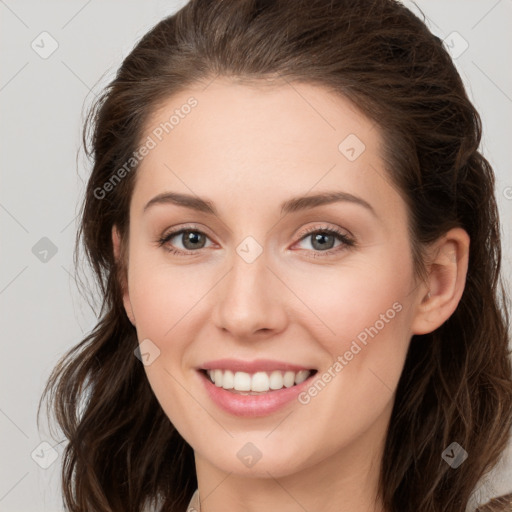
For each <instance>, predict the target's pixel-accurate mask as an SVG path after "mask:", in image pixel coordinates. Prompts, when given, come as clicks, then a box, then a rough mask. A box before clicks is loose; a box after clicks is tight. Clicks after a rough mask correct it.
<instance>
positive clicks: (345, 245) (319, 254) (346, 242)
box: [157, 226, 356, 258]
mask: <svg viewBox="0 0 512 512" xmlns="http://www.w3.org/2000/svg"><path fill="white" fill-rule="evenodd" d="M186 231H191V232H194V233H200V234H202V235H204V236H206V237H208V235H206V233H204V232H203V231H201V230H200V229H197V227H196V226H186V227H184V228H180V229H178V230H175V231H171V232H170V233H167V234H165V235H163V236H162V237H160V238H159V239H158V240H157V244H158V247H163V246H164V245H165V244H166V243H168V242H169V240H172V239H173V238H174V237H175V236H176V235H179V234H182V233H184V232H186ZM317 233H323V234H328V235H334V236H335V237H336V238H337V239H338V240H340V241H341V242H342V244H341V245H339V246H338V247H337V248H334V249H328V250H326V251H316V250H314V249H313V250H312V251H309V250H307V249H306V250H307V251H308V252H312V254H311V255H310V256H309V257H312V258H323V257H328V256H331V255H333V254H335V253H338V252H340V251H342V250H346V249H349V248H351V247H354V246H355V245H356V242H355V240H354V239H353V238H351V237H349V236H347V235H346V234H345V233H342V232H341V231H339V230H337V229H336V228H327V227H314V228H309V229H307V230H306V231H305V232H304V233H302V235H301V236H300V238H299V240H298V242H300V241H302V240H304V239H305V238H307V237H308V236H311V235H313V234H317ZM165 250H166V251H168V252H169V253H171V254H176V255H181V256H188V255H193V254H195V253H197V252H198V250H195V251H182V250H181V249H176V248H173V247H166V248H165Z"/></svg>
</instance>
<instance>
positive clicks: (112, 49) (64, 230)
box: [0, 0, 512, 512]
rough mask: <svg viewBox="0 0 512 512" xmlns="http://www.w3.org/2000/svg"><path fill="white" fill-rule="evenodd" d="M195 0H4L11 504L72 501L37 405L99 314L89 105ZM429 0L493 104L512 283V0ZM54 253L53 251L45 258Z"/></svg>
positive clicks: (492, 151) (501, 477) (0, 276)
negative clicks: (83, 227)
mask: <svg viewBox="0 0 512 512" xmlns="http://www.w3.org/2000/svg"><path fill="white" fill-rule="evenodd" d="M184 3H185V2H184V1H181V2H173V1H168V2H164V1H162V0H159V1H158V0H152V1H147V0H146V1H142V0H140V1H134V0H129V1H127V0H125V1H123V2H120V1H117V2H116V1H113V0H102V1H101V2H100V0H89V1H84V0H80V1H78V0H68V1H66V2H64V1H60V2H57V1H45V2H41V1H35V0H32V1H28V0H24V1H23V0H19V1H14V0H0V41H1V45H2V46H1V49H2V51H1V53H0V70H1V72H0V108H1V110H0V112H1V114H0V115H1V125H0V130H1V132H0V144H1V172H2V176H1V180H2V181H1V184H2V186H1V189H0V226H1V230H2V231H1V233H2V244H1V248H2V250H1V255H0V258H1V259H0V311H1V315H2V316H1V321H2V323H1V325H2V331H1V332H2V346H3V347H4V357H3V358H2V360H1V374H0V379H1V388H0V389H1V396H0V432H1V435H0V460H1V461H2V466H1V473H0V509H1V510H2V511H6V512H7V511H16V512H30V511H34V512H36V511H37V512H43V511H54V510H62V504H61V497H60V487H59V485H60V462H61V454H62V450H63V445H58V444H56V443H55V441H54V440H53V439H52V438H51V437H50V435H49V433H48V431H47V429H46V428H45V425H44V423H43V426H42V428H41V431H38V429H37V425H36V409H37V404H38V401H39V398H40V396H41V393H42V389H43V386H44V383H45V382H46V379H47V377H48V375H49V373H50V371H51V369H52V368H53V366H54V365H55V363H56V362H57V360H58V358H59V357H60V356H61V355H62V354H63V353H64V352H65V351H66V350H67V349H68V348H70V347H71V346H73V345H75V344H77V343H78V342H79V341H80V340H81V339H82V338H83V337H84V334H85V333H87V332H88V331H89V330H90V329H91V328H92V327H93V325H94V320H95V317H94V315H93V313H92V312H91V310H90V309H89V307H88V306H87V303H86V302H85V301H84V300H83V299H82V298H81V297H80V296H79V294H78V293H77V291H76V285H75V283H74V281H73V260H72V252H73V243H74V236H75V230H76V214H77V212H78V209H77V208H78V206H77V205H78V203H79V200H80V199H81V197H82V192H83V188H84V182H83V180H84V179H85V178H86V177H87V173H88V170H89V166H88V164H87V162H86V161H85V159H84V157H83V152H79V148H80V145H81V141H80V129H81V126H82V122H83V113H84V112H85V108H86V107H87V106H89V105H90V104H91V101H92V100H93V99H94V95H95V94H97V93H98V92H99V91H100V90H101V88H102V87H103V86H104V85H105V84H106V83H107V81H108V80H109V79H110V78H112V76H113V73H114V72H115V71H116V69H117V67H118V66H119V64H120V63H121V60H122V58H123V57H125V56H126V55H127V53H128V52H129V51H130V50H131V48H132V47H133V45H134V43H135V42H136V41H137V40H138V39H139V38H140V37H141V36H142V35H143V34H144V33H145V32H146V31H147V30H148V29H149V28H150V27H151V26H152V25H153V24H155V23H156V22H157V21H159V20H160V19H161V18H162V17H163V16H165V15H167V14H171V13H172V12H174V10H175V9H176V8H178V7H179V6H181V5H183V4H184ZM406 3H407V5H408V6H410V7H411V9H412V10H414V11H416V12H417V10H416V7H415V6H414V5H412V4H411V3H410V2H406ZM417 5H418V6H419V7H420V8H421V9H422V10H423V12H424V13H425V14H426V15H427V17H428V19H429V26H430V28H431V30H432V31H433V32H434V33H436V35H438V36H440V37H441V38H443V39H445V38H446V41H447V42H449V43H450V45H451V46H452V48H453V49H452V51H453V56H454V57H456V58H455V62H456V65H457V67H458V69H459V71H460V72H461V74H462V77H463V79H464V81H465V83H466V85H467V87H468V90H469V94H470V96H471V98H472V100H473V101H474V104H475V105H476V107H477V109H478V110H479V111H480V113H481V115H482V118H483V123H484V141H483V144H482V151H483V152H484V154H485V155H486V157H487V158H488V159H489V160H490V162H491V164H492V165H493V166H494V168H495V171H496V173H497V196H498V199H499V201H500V209H501V216H502V224H503V235H504V241H503V243H504V254H505V262H504V263H505V271H506V276H507V280H508V282H509V283H510V276H511V274H512V272H511V269H512V262H511V252H512V251H511V250H510V249H511V245H512V236H511V235H512V234H511V228H510V220H511V219H512V175H511V171H510V163H511V151H510V149H511V142H510V135H511V132H510V126H511V121H512V77H511V73H510V64H511V63H510V49H511V46H512V45H511V43H512V35H511V32H510V30H509V27H510V26H512V0H498V1H497V0H478V1H468V0H457V1H455V0H451V1H450V2H446V1H441V0H428V1H427V0H422V1H418V2H417ZM44 31H46V32H48V33H49V34H50V35H51V37H52V38H53V39H54V40H55V41H56V42H57V44H58V48H57V49H56V51H55V52H54V53H53V54H51V55H50V56H48V57H47V58H42V57H41V56H40V54H38V53H37V52H36V51H35V50H34V49H33V48H32V47H31V45H32V43H33V41H35V42H34V43H33V44H34V46H35V45H38V46H36V48H37V49H38V51H39V52H40V53H43V52H45V51H48V50H49V49H51V44H52V42H51V40H50V39H49V37H48V36H40V34H41V33H42V32H44ZM453 32H457V33H458V34H459V35H457V34H455V35H454V34H453ZM42 39H43V41H41V40H42ZM465 42H467V45H468V47H467V49H465V46H466V43H465ZM464 49H465V51H464V52H462V50H464ZM461 52H462V53H461ZM459 53H460V55H458V54H459ZM45 56H46V55H45ZM77 155H78V156H77ZM43 237H47V238H48V239H50V240H51V242H52V243H53V244H54V245H55V247H56V249H57V252H56V254H54V255H52V253H51V252H49V253H48V254H46V255H45V253H44V252H41V251H42V249H41V248H39V251H37V250H35V252H36V254H34V253H33V250H32V249H33V247H34V246H35V245H36V244H37V243H38V242H39V241H40V239H41V238H43ZM39 243H40V244H43V245H44V243H47V242H39ZM38 247H39V246H36V249H37V248H38ZM43 249H44V247H43ZM45 257H46V259H47V261H41V258H43V259H44V258H45ZM509 289H510V285H509ZM484 349H485V348H484V347H482V350H484ZM41 442H49V443H50V444H51V445H52V446H53V447H54V450H55V451H56V455H57V459H56V461H55V462H54V463H52V464H51V465H50V466H49V467H48V468H47V469H43V468H42V467H40V466H39V465H38V464H36V462H35V461H34V460H33V458H32V456H31V454H32V453H34V458H35V459H37V460H39V461H42V462H44V461H45V460H46V461H50V460H51V459H50V458H49V457H51V453H52V450H51V449H48V447H45V446H46V445H42V446H40V443H41ZM466 448H467V449H468V451H469V452H470V451H471V447H466ZM37 453H39V455H40V456H39V458H38V457H37ZM506 456H507V458H506V459H504V463H503V466H502V467H500V468H498V470H497V471H495V473H494V475H492V478H489V479H488V485H487V487H486V488H485V489H484V490H483V491H482V493H481V494H479V499H485V497H486V496H488V495H496V494H501V493H505V492H510V491H512V450H509V451H508V453H507V454H506Z"/></svg>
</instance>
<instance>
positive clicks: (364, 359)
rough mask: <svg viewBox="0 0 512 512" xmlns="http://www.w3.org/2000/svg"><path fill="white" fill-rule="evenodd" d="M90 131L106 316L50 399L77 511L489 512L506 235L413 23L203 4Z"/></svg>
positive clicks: (451, 79) (509, 413)
mask: <svg viewBox="0 0 512 512" xmlns="http://www.w3.org/2000/svg"><path fill="white" fill-rule="evenodd" d="M91 123H92V125H91ZM88 126H90V127H92V139H91V142H92V146H91V147H90V154H91V156H92V157H93V160H94V167H93V170H92V174H91V177H90V179H89V182H88V186H87V192H86V197H85V202H84V207H83V213H82V219H81V228H80V232H79V239H78V240H77V241H78V242H80V241H83V243H84V247H85V251H86V253H87V256H88V258H89V260H90V262H91V264H92V268H93V269H94V271H95V273H96V275H97V277H98V281H99V283H100V287H101V288H100V289H101V293H102V298H103V308H102V311H101V316H100V318H99V321H98V325H97V326H96V328H95V329H94V330H93V331H92V333H91V334H90V335H88V336H87V337H86V338H85V339H84V340H83V341H82V343H80V344H79V345H78V346H77V347H75V348H74V349H73V350H71V351H70V352H69V353H68V354H66V356H65V357H64V358H63V360H62V361H61V362H60V364H59V365H58V367H57V368H56V369H55V370H54V372H53V374H52V376H51V377H50V380H49V382H48V385H47V388H46V390H45V395H46V394H47V392H49V391H51V392H52V396H51V398H52V402H51V406H52V410H53V411H54V413H55V415H56V418H57V421H58V422H59V425H60V426H61V428H62V430H63V432H64V434H65V436H66V437H67V438H68V439H69V445H68V447H67V449H66V452H65V460H64V467H63V488H64V496H65V501H66V505H67V507H68V508H69V510H72V511H85V510H95V511H110V510H112V511H131V510H133V511H140V510H142V509H144V508H145V507H146V509H147V510H162V511H163V510H172V511H184V510H187V508H188V510H202V511H203V512H205V511H206V512H207V511H217V510H230V511H234V512H236V511H240V510H248V511H257V510H262V509H268V510H281V511H292V510H293V511H294V510H308V511H319V510H322V511H339V510H350V511H351V512H357V511H363V510H364V511H368V510H372V511H379V512H395V511H405V510H408V511H409V510H411V511H412V510H414V511H418V512H431V511H432V512H434V511H435V512H438V511H439V512H440V511H446V512H448V511H450V512H463V511H465V510H466V509H467V508H468V507H473V508H472V510H474V507H475V504H474V500H473V498H474V496H473V492H474V490H475V488H476V486H477V484H478V482H479V480H480V479H481V478H482V477H483V476H484V475H486V474H487V472H488V471H489V470H490V469H492V468H493V467H494V466H495V465H496V463H497V462H498V459H499V457H500V455H501V454H502V452H503V451H504V449H505V447H506V445H507V442H508V441H509V435H510V429H511V427H512V370H511V363H510V359H509V351H508V341H509V340H508V334H507V327H508V325H509V324H508V322H509V319H508V313H507V308H506V303H505V300H506V296H505V292H504V291H503V289H502V287H500V266H501V248H500V234H499V233H500V232H499V229H500V228H499V220H498V213H497V208H496V202H495V197H494V191H493V187H494V175H493V172H492V169H491V167H490V165H489V163H488V162H487V161H486V160H485V158H484V157H483V156H482V155H481V154H480V153H479V152H478V146H479V142H480V137H481V124H480V118H479V116H478V113H477V112H476V111H475V109H474V107H473V106H472V104H471V103H470V101H469V99H468V97H467V95H466V92H465V90H464V87H463V84H462V81H461V79H460V77H459V75H458V73H457V71H456V69H455V67H454V65H453V63H452V61H451V59H450V57H449V55H448V53H447V52H446V51H445V49H444V48H443V45H442V42H441V41H440V40H439V39H438V38H437V37H435V36H434V35H432V34H431V33H430V32H429V31H428V29H427V28H426V26H425V25H424V23H423V22H422V21H421V20H419V19H418V18H417V17H416V16H415V15H413V14H412V13H411V12H410V11H409V10H408V9H406V8H405V7H404V6H402V5H401V4H399V3H397V2H394V1H392V0H371V1H370V0H360V1H357V2H354V1H349V0H339V1H335V2H333V1H331V0H329V1H327V0H313V1H307V2H257V1H254V0H252V1H249V0H236V1H230V2H227V1H223V2H206V1H204V0H197V1H195V0H193V1H191V2H190V3H188V4H187V5H186V6H185V7H183V8H182V9H181V10H180V11H179V12H177V13H176V14H175V15H173V16H170V17H168V18H166V19H164V20H163V21H162V22H160V23H159V24H158V25H156V26H155V27H154V28H153V29H152V30H151V31H150V32H149V33H148V34H146V35H145V36H144V37H143V38H142V40H141V41H140V42H139V43H138V44H137V46H136V47H135V48H134V50H133V51H132V52H131V54H130V55H129V56H128V57H127V58H126V59H125V60H124V62H123V64H122V66H121V68H120V70H119V72H118V74H117V76H116V78H115V79H114V80H113V81H112V83H111V84H110V85H109V87H108V88H107V90H106V91H105V93H104V94H103V96H102V97H101V98H100V99H99V101H98V102H97V104H96V108H95V109H94V110H93V111H92V112H91V115H90V118H89V125H88ZM85 133H86V134H87V133H88V131H87V130H86V132H85ZM84 139H85V143H86V144H87V137H84ZM509 502H510V499H507V498H506V497H504V498H502V499H501V500H499V501H496V503H495V504H489V505H488V508H487V509H488V510H511V506H510V504H509ZM148 507H149V508H148Z"/></svg>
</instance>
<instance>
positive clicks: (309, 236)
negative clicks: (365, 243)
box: [298, 227, 355, 258]
mask: <svg viewBox="0 0 512 512" xmlns="http://www.w3.org/2000/svg"><path fill="white" fill-rule="evenodd" d="M307 240H310V242H311V247H312V248H313V252H312V253H311V256H312V257H314V258H317V257H323V256H329V255H331V254H334V253H338V252H339V251H342V250H345V249H347V248H349V247H353V246H354V245H355V240H354V239H352V238H351V237H349V236H348V235H347V234H345V233H343V232H341V231H339V230H337V229H335V228H327V227H326V228H324V227H314V228H310V229H308V230H306V232H305V233H302V235H301V238H300V240H299V242H298V243H301V242H305V241H307ZM336 241H339V242H340V243H339V244H338V245H337V246H336V245H335V244H336ZM306 249H307V248H306Z"/></svg>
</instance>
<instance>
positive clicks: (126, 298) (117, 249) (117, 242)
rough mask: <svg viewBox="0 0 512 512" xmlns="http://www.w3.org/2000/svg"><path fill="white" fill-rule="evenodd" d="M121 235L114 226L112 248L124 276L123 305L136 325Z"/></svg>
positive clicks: (122, 286)
mask: <svg viewBox="0 0 512 512" xmlns="http://www.w3.org/2000/svg"><path fill="white" fill-rule="evenodd" d="M121 244H122V241H121V235H120V234H119V231H118V229H117V226H113V227H112V248H113V251H114V259H115V260H116V263H117V264H118V266H120V268H122V269H123V270H122V274H123V275H122V276H119V279H120V284H121V288H122V290H123V306H124V309H125V311H126V315H127V316H128V319H129V320H130V322H131V323H132V325H133V326H135V316H134V314H133V308H132V303H131V301H130V293H129V289H128V269H127V268H125V267H126V262H123V261H122V258H123V255H122V252H123V251H122V250H121Z"/></svg>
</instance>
